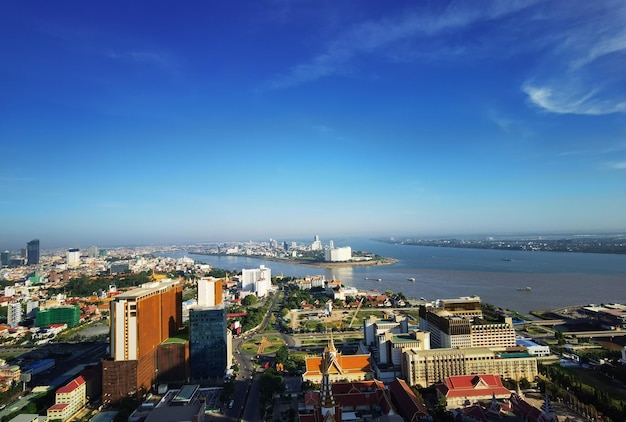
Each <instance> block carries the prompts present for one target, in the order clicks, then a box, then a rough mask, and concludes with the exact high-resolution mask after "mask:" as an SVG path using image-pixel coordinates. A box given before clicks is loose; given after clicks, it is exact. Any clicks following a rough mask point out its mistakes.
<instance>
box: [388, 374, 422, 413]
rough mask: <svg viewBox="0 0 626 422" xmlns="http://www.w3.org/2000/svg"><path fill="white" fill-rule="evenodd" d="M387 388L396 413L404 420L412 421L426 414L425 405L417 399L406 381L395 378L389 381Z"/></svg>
mask: <svg viewBox="0 0 626 422" xmlns="http://www.w3.org/2000/svg"><path fill="white" fill-rule="evenodd" d="M389 390H390V391H391V398H392V401H393V402H394V404H395V406H396V408H397V409H398V413H399V414H400V416H402V417H403V418H404V419H405V420H409V421H412V420H416V419H420V418H421V417H424V416H428V411H427V410H426V406H424V404H423V403H422V402H420V401H419V399H418V398H417V396H416V395H415V393H413V390H411V387H409V385H408V384H407V383H406V381H404V380H402V379H400V378H396V379H395V380H393V381H391V382H390V383H389Z"/></svg>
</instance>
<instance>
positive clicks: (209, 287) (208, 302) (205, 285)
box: [198, 277, 222, 306]
mask: <svg viewBox="0 0 626 422" xmlns="http://www.w3.org/2000/svg"><path fill="white" fill-rule="evenodd" d="M221 303H222V280H221V279H216V278H214V277H209V278H201V279H200V280H198V305H199V306H216V305H219V304H221Z"/></svg>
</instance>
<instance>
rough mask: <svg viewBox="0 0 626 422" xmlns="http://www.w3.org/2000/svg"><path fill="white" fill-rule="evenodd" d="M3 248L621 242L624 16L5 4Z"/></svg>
mask: <svg viewBox="0 0 626 422" xmlns="http://www.w3.org/2000/svg"><path fill="white" fill-rule="evenodd" d="M2 9H3V10H2V14H1V16H0V62H1V63H2V65H1V66H0V93H1V94H0V99H1V100H0V139H1V143H0V144H1V148H0V150H1V152H0V159H1V163H2V164H1V165H0V217H1V220H2V224H1V226H0V248H18V247H23V246H24V245H25V243H26V242H27V241H28V240H30V239H32V238H39V239H41V242H42V247H44V248H46V247H56V246H82V247H87V246H89V245H92V244H94V245H118V244H129V243H134V244H142V243H170V242H189V241H215V240H246V239H267V238H269V237H272V238H277V239H281V240H283V239H284V240H289V239H292V238H296V237H312V236H313V235H314V234H319V235H320V236H322V237H323V238H327V239H328V238H332V237H338V236H350V235H362V236H379V235H389V236H398V235H414V236H433V235H435V236H436V235H445V234H451V233H456V234H478V233H485V234H501V233H523V232H572V231H574V232H599V231H623V230H626V217H624V215H625V214H624V213H625V211H624V210H626V137H625V136H626V118H625V117H626V27H625V26H624V22H625V21H626V4H624V2H623V1H602V2H588V1H568V2H559V1H493V2H491V1H458V2H455V1H452V2H443V1H394V2H386V1H385V2H383V1H372V2H366V1H336V0H329V1H323V0H315V1H304V0H294V1H280V0H255V1H237V2H210V1H187V2H182V3H181V2H178V3H174V2H165V1H111V2H75V1H73V2H69V1H55V2H49V1H19V2H5V3H3V5H2Z"/></svg>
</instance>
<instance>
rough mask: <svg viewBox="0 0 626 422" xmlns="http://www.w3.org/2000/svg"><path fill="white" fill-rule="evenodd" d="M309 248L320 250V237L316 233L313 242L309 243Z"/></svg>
mask: <svg viewBox="0 0 626 422" xmlns="http://www.w3.org/2000/svg"><path fill="white" fill-rule="evenodd" d="M311 250H312V251H321V250H322V241H321V240H320V237H319V236H318V235H315V240H313V243H311Z"/></svg>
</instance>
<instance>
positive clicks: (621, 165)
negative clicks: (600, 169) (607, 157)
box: [609, 161, 626, 170]
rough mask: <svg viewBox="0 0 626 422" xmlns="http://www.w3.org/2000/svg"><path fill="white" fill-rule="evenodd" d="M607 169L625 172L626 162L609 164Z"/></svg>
mask: <svg viewBox="0 0 626 422" xmlns="http://www.w3.org/2000/svg"><path fill="white" fill-rule="evenodd" d="M609 168H612V169H616V170H626V161H619V162H614V163H609Z"/></svg>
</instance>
